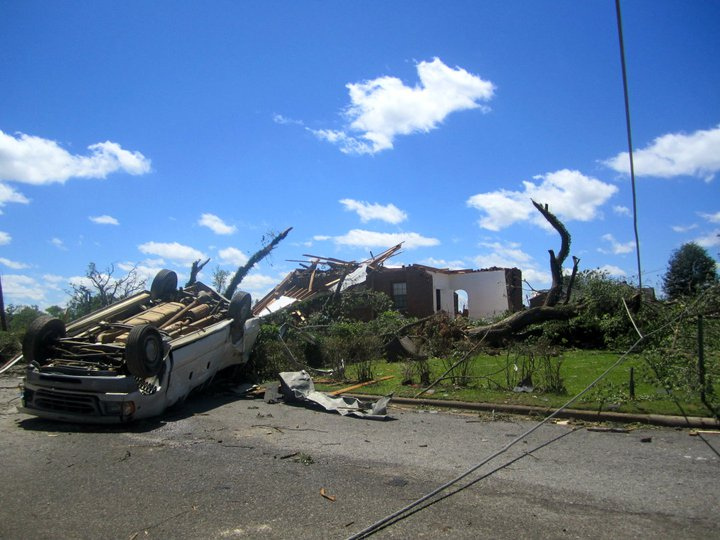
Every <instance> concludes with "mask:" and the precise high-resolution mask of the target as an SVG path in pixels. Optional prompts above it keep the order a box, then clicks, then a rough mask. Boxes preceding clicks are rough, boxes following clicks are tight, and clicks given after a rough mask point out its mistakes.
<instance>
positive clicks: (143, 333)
mask: <svg viewBox="0 0 720 540" xmlns="http://www.w3.org/2000/svg"><path fill="white" fill-rule="evenodd" d="M164 356H165V353H164V347H163V341H162V336H161V335H160V331H159V330H158V329H157V328H155V327H154V326H150V325H149V324H143V325H140V326H134V327H133V328H132V330H130V334H129V335H128V340H127V345H126V346H125V361H126V362H127V368H128V371H129V372H130V374H131V375H134V376H135V377H140V378H142V379H145V378H147V377H152V376H154V375H157V374H158V373H160V368H162V363H163V358H164Z"/></svg>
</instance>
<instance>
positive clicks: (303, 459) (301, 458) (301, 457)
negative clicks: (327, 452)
mask: <svg viewBox="0 0 720 540" xmlns="http://www.w3.org/2000/svg"><path fill="white" fill-rule="evenodd" d="M293 461H294V462H295V463H302V464H303V465H312V464H313V463H315V460H314V459H313V458H312V456H311V455H310V454H305V453H303V452H300V454H298V456H297V457H296V458H295V459H293Z"/></svg>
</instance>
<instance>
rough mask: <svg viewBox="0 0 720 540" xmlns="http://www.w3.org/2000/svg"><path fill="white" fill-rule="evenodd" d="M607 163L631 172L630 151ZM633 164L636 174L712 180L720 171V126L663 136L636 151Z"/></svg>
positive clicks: (628, 172)
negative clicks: (688, 133) (687, 133)
mask: <svg viewBox="0 0 720 540" xmlns="http://www.w3.org/2000/svg"><path fill="white" fill-rule="evenodd" d="M603 164H604V165H606V166H608V167H610V168H611V169H614V170H615V171H617V172H620V173H623V174H630V158H629V157H628V153H627V152H621V153H619V154H618V155H617V156H615V157H613V158H610V159H607V160H605V161H604V162H603ZM633 165H634V168H635V175H636V176H655V177H660V178H671V177H673V176H695V177H698V178H703V179H704V180H705V181H706V182H709V181H710V180H712V179H713V177H714V176H715V173H717V172H718V171H719V170H720V125H719V126H717V127H716V128H713V129H704V130H703V129H701V130H698V131H696V132H694V133H691V134H690V135H686V134H684V133H668V134H666V135H662V136H660V137H658V138H657V139H655V140H654V141H653V142H652V143H651V144H650V145H648V146H647V147H645V148H643V149H641V150H635V151H634V152H633Z"/></svg>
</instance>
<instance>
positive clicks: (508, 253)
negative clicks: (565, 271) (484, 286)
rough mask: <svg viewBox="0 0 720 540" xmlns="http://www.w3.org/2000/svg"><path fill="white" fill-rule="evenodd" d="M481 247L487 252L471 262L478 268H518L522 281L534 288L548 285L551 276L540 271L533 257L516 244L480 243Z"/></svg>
mask: <svg viewBox="0 0 720 540" xmlns="http://www.w3.org/2000/svg"><path fill="white" fill-rule="evenodd" d="M480 246H481V247H484V248H486V249H488V250H489V251H488V252H486V253H484V254H481V255H478V256H477V257H475V258H474V259H473V262H474V263H475V265H476V266H477V267H478V268H492V267H494V266H495V267H498V268H519V269H520V270H521V271H522V276H523V279H524V280H526V281H527V282H529V283H531V284H532V285H533V287H534V288H541V287H545V286H547V285H550V283H551V282H552V276H551V275H550V273H549V272H547V271H543V270H540V269H539V268H538V265H537V262H536V261H535V260H534V259H533V257H532V256H531V255H529V254H527V253H525V252H524V251H523V250H521V249H520V244H518V243H516V242H507V243H505V244H503V243H501V242H481V243H480Z"/></svg>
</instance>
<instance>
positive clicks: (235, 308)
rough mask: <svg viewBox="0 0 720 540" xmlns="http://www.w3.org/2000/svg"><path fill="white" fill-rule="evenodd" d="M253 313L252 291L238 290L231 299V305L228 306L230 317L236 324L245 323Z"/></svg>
mask: <svg viewBox="0 0 720 540" xmlns="http://www.w3.org/2000/svg"><path fill="white" fill-rule="evenodd" d="M251 315H252V297H251V296H250V293H246V292H244V291H238V292H236V293H235V294H234V295H233V297H232V300H230V307H228V317H230V318H231V319H232V320H233V322H234V323H235V324H245V321H246V320H248V319H249V318H250V317H251Z"/></svg>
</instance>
